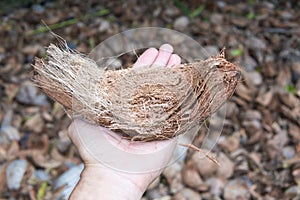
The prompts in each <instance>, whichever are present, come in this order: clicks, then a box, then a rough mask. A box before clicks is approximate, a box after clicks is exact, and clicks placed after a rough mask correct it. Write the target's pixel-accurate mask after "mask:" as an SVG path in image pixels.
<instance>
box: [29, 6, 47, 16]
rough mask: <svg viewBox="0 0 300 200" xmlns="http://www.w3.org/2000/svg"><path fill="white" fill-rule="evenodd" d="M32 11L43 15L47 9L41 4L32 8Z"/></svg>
mask: <svg viewBox="0 0 300 200" xmlns="http://www.w3.org/2000/svg"><path fill="white" fill-rule="evenodd" d="M32 10H33V12H35V13H38V14H42V13H43V12H44V11H45V7H43V6H41V5H39V4H35V5H33V6H32Z"/></svg>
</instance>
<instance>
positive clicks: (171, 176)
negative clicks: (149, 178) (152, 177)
mask: <svg viewBox="0 0 300 200" xmlns="http://www.w3.org/2000/svg"><path fill="white" fill-rule="evenodd" d="M181 170H182V165H180V164H179V163H178V162H176V163H174V164H172V165H170V166H169V167H167V168H166V169H165V170H164V171H163V175H164V176H165V177H166V179H167V181H168V183H169V185H170V190H171V192H173V193H176V192H178V191H179V190H181V189H182V188H183V185H182V176H181Z"/></svg>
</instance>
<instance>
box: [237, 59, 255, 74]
mask: <svg viewBox="0 0 300 200" xmlns="http://www.w3.org/2000/svg"><path fill="white" fill-rule="evenodd" d="M240 65H241V66H243V67H245V68H246V70H247V71H253V70H254V69H255V68H256V67H257V63H256V61H255V60H254V59H253V58H252V57H251V56H245V57H243V59H242V60H241V63H240Z"/></svg>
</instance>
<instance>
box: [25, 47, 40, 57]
mask: <svg viewBox="0 0 300 200" xmlns="http://www.w3.org/2000/svg"><path fill="white" fill-rule="evenodd" d="M40 49H41V46H40V45H38V44H33V45H27V46H25V47H24V48H23V49H22V52H23V53H24V54H27V55H37V54H38V52H39V51H40Z"/></svg>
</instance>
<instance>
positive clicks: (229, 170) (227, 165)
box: [217, 153, 234, 178]
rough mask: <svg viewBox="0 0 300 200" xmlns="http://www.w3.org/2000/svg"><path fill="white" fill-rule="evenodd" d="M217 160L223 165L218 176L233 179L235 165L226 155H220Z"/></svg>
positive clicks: (218, 171)
mask: <svg viewBox="0 0 300 200" xmlns="http://www.w3.org/2000/svg"><path fill="white" fill-rule="evenodd" d="M217 160H218V162H219V163H221V166H220V167H219V168H218V170H217V173H218V176H220V177H223V178H229V177H231V176H232V174H233V170H234V163H233V162H232V161H231V160H230V159H229V158H228V157H227V156H226V155H225V154H224V153H220V154H219V156H218V158H217Z"/></svg>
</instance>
